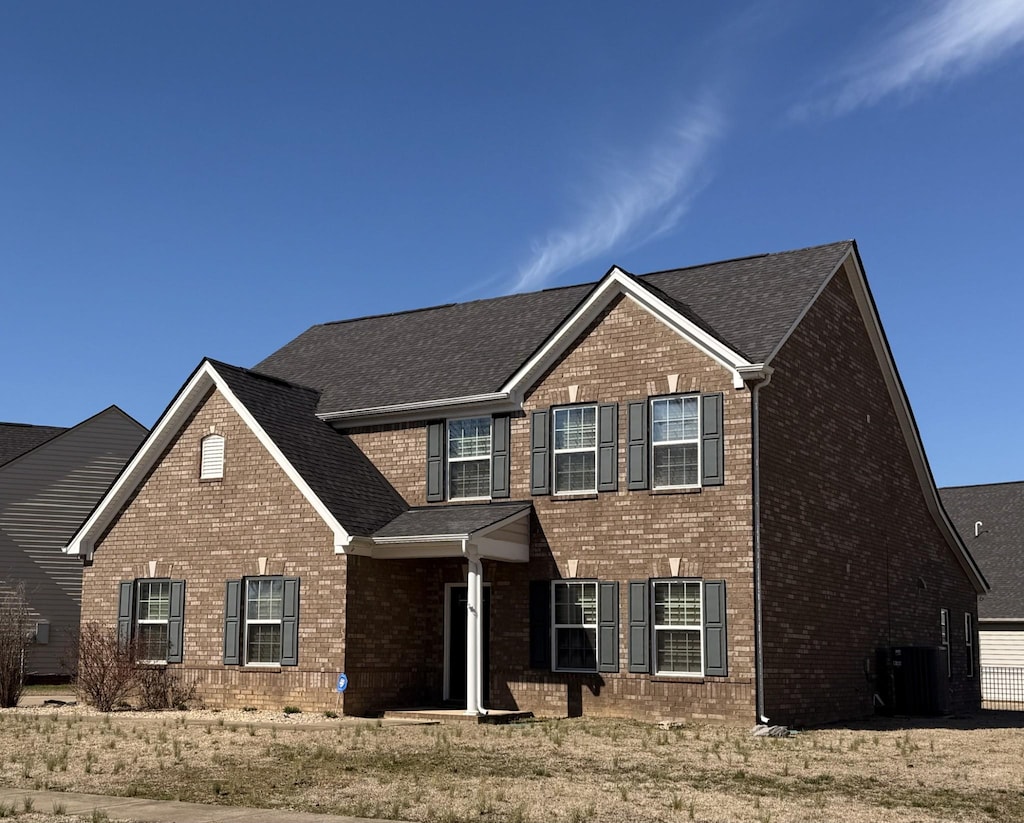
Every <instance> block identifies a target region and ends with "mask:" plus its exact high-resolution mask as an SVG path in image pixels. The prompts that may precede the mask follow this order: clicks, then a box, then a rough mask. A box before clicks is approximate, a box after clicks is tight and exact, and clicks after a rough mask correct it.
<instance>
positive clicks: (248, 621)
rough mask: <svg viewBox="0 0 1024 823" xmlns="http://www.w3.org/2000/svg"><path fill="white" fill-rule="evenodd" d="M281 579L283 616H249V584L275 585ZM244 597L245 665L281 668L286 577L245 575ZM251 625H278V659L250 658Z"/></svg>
mask: <svg viewBox="0 0 1024 823" xmlns="http://www.w3.org/2000/svg"><path fill="white" fill-rule="evenodd" d="M275 580H277V581H280V583H281V609H280V612H281V617H278V618H276V619H275V618H250V617H249V584H250V583H258V582H269V583H271V585H273V581H275ZM242 597H243V598H244V600H243V603H242V609H243V611H242V620H243V621H244V623H245V629H244V631H243V633H242V634H243V638H242V662H243V665H245V666H259V667H262V668H274V669H276V668H280V666H281V654H283V653H284V619H283V618H284V578H283V577H278V576H277V575H263V576H256V577H245V578H242ZM249 626H277V627H278V629H279V631H280V633H281V641H280V646H281V651H280V653H279V654H278V658H277V660H276V661H260V660H250V659H249Z"/></svg>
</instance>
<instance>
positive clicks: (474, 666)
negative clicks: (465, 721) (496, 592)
mask: <svg viewBox="0 0 1024 823" xmlns="http://www.w3.org/2000/svg"><path fill="white" fill-rule="evenodd" d="M462 553H463V554H464V555H465V557H466V560H467V561H468V563H469V571H468V574H467V575H466V714H468V715H473V716H477V715H479V714H480V692H479V683H478V682H477V681H478V679H479V678H478V673H479V671H480V664H479V653H480V645H479V644H480V626H479V622H480V607H479V598H478V592H479V588H480V572H481V566H480V558H479V557H478V556H477V553H476V550H475V549H472V550H471V549H470V548H469V545H468V541H466V540H463V541H462Z"/></svg>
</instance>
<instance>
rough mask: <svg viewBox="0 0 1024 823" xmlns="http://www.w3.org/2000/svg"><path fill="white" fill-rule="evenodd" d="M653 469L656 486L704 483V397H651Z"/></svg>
mask: <svg viewBox="0 0 1024 823" xmlns="http://www.w3.org/2000/svg"><path fill="white" fill-rule="evenodd" d="M651 470H652V476H653V479H654V483H653V485H654V488H656V489H676V488H685V487H688V486H699V485H700V397H699V396H697V395H683V396H679V397H656V398H653V399H652V400H651Z"/></svg>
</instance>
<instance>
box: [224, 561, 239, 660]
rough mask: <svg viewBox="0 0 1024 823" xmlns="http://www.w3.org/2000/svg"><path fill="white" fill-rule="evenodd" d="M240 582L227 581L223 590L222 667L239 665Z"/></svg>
mask: <svg viewBox="0 0 1024 823" xmlns="http://www.w3.org/2000/svg"><path fill="white" fill-rule="evenodd" d="M241 629H242V581H241V580H229V581H228V582H227V585H226V586H225V589H224V665H225V666H238V665H241V662H242V656H241V654H240V653H239V648H238V644H239V639H240V637H241Z"/></svg>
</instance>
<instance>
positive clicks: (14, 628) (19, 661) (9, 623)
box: [0, 581, 32, 708]
mask: <svg viewBox="0 0 1024 823" xmlns="http://www.w3.org/2000/svg"><path fill="white" fill-rule="evenodd" d="M0 585H2V581H0ZM30 645H32V621H31V614H30V613H29V607H28V600H27V599H26V598H25V584H24V583H18V584H17V585H15V586H2V587H0V707H4V708H9V707H11V706H17V705H18V701H19V700H20V699H21V693H22V691H23V690H24V688H25V653H26V652H27V651H28V647H29V646H30Z"/></svg>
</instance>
